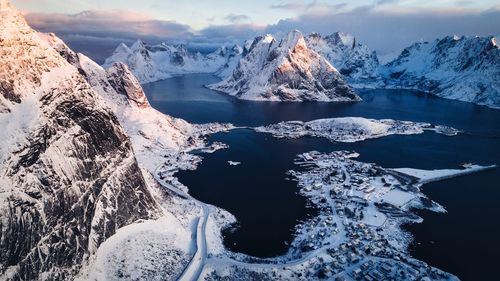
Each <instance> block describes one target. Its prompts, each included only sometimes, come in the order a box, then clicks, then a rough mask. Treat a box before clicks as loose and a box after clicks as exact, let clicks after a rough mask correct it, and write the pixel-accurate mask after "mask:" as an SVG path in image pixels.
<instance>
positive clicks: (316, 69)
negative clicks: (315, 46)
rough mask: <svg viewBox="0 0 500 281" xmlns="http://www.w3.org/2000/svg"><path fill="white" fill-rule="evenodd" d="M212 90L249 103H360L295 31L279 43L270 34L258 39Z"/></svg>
mask: <svg viewBox="0 0 500 281" xmlns="http://www.w3.org/2000/svg"><path fill="white" fill-rule="evenodd" d="M209 87H210V88H211V89H214V90H217V91H221V92H225V93H228V94H230V95H232V96H235V97H237V98H240V99H248V100H269V101H358V100H360V98H359V97H358V96H357V95H356V94H355V93H354V92H353V91H352V89H351V88H350V87H349V86H348V85H347V84H346V83H345V81H344V80H343V78H342V76H341V74H340V73H339V72H338V71H337V70H336V69H335V68H334V67H333V66H332V65H331V64H330V63H329V62H328V61H326V60H325V59H324V58H322V57H321V56H320V55H318V54H317V53H316V52H314V51H313V50H311V49H309V48H308V46H307V44H306V42H305V40H304V37H303V36H302V34H301V33H300V32H299V31H296V30H295V31H292V32H290V33H289V34H288V35H287V36H286V37H285V38H283V39H282V40H281V41H280V42H278V41H276V40H275V39H274V38H273V37H272V36H271V35H265V36H260V37H257V38H256V39H255V40H254V41H253V43H252V45H251V47H250V48H249V50H248V53H246V54H245V56H244V57H243V58H242V59H241V60H240V62H239V64H238V66H237V68H236V69H235V70H234V71H233V74H232V75H231V76H230V77H228V78H226V79H225V80H224V81H222V82H220V83H217V84H214V85H210V86H209Z"/></svg>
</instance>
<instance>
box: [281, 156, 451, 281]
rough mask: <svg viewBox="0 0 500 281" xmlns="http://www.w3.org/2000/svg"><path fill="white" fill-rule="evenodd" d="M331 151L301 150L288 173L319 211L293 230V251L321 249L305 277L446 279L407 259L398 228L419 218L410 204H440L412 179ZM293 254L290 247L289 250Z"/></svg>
mask: <svg viewBox="0 0 500 281" xmlns="http://www.w3.org/2000/svg"><path fill="white" fill-rule="evenodd" d="M356 157H358V154H356V153H353V152H347V151H337V152H332V153H329V154H321V153H319V152H309V153H304V154H301V155H299V156H298V157H297V159H296V164H297V165H299V166H300V167H301V168H302V171H290V172H289V174H290V176H293V178H295V180H297V181H298V185H299V187H300V188H301V189H300V193H301V194H303V195H304V196H306V197H307V198H309V200H311V201H312V202H313V203H314V205H316V206H317V207H318V208H319V212H320V214H319V215H318V216H317V217H315V218H312V219H311V220H310V221H307V222H304V223H303V224H301V225H300V226H299V227H298V228H297V237H296V239H295V241H294V242H293V244H292V249H295V252H294V254H295V255H296V257H297V256H298V255H301V254H304V253H307V252H310V251H315V250H320V249H325V248H326V253H328V255H326V256H323V257H322V258H319V259H318V260H317V262H316V263H315V265H314V267H313V268H312V269H310V270H309V272H308V275H317V276H318V277H320V278H328V279H332V280H339V281H340V280H367V281H370V280H428V278H431V279H432V280H449V279H453V276H451V275H449V274H448V273H445V272H443V271H440V270H438V269H435V268H431V267H430V266H428V265H427V264H425V263H423V262H420V261H418V260H415V259H412V258H410V257H409V254H408V252H407V246H408V244H409V242H410V241H411V237H410V236H409V234H407V233H404V232H403V231H402V230H401V228H400V226H401V224H404V223H411V222H419V221H420V220H421V219H420V218H419V217H418V216H417V215H415V214H414V213H412V212H411V210H410V209H411V208H428V209H432V210H435V211H441V210H442V208H441V207H440V206H439V205H438V204H436V203H434V202H432V201H431V200H429V199H427V198H426V197H425V195H423V194H422V193H420V191H419V189H418V186H417V185H416V183H417V178H415V177H412V176H409V175H405V174H402V173H399V172H396V171H393V170H387V169H384V168H381V167H379V166H377V165H375V164H368V163H362V162H358V161H355V160H353V159H354V158H356ZM292 252H293V250H292Z"/></svg>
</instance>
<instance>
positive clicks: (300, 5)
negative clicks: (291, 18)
mask: <svg viewBox="0 0 500 281" xmlns="http://www.w3.org/2000/svg"><path fill="white" fill-rule="evenodd" d="M346 6H347V3H344V2H342V3H336V4H332V3H328V2H321V1H312V2H311V3H308V4H306V3H304V2H303V1H296V2H288V3H282V4H273V5H271V6H270V8H271V9H281V10H291V11H307V10H313V9H321V10H323V11H325V12H326V11H336V10H339V9H342V8H344V7H346Z"/></svg>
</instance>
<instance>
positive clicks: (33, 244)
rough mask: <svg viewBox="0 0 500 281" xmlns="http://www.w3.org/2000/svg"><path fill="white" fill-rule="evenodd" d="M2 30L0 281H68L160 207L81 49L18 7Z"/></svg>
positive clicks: (2, 14) (4, 14)
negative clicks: (80, 65)
mask: <svg viewBox="0 0 500 281" xmlns="http://www.w3.org/2000/svg"><path fill="white" fill-rule="evenodd" d="M0 30H2V32H1V33H0V61H1V62H2V63H1V64H0V85H1V87H0V104H1V105H2V107H3V110H2V111H0V127H1V128H2V130H3V137H2V140H0V147H1V148H0V279H1V280H38V279H40V278H42V276H43V278H44V279H46V280H68V279H71V278H72V276H74V275H75V274H77V273H78V271H79V269H80V267H81V264H82V262H84V260H85V259H86V258H88V257H89V256H90V255H92V254H93V253H95V252H96V250H97V248H98V247H99V245H100V244H101V243H102V242H103V241H105V240H106V238H108V237H110V236H111V235H113V234H114V233H115V232H116V230H117V229H118V228H120V227H122V226H125V225H128V224H130V223H133V222H135V221H137V220H141V219H150V218H155V217H157V216H159V214H160V213H161V211H160V209H159V207H158V206H157V204H156V202H155V200H154V199H153V197H152V195H151V194H150V192H149V189H148V186H147V185H146V182H145V180H144V178H143V175H142V172H141V169H140V168H139V165H138V163H137V161H136V159H135V155H134V152H133V149H132V146H131V142H130V140H129V138H128V136H127V135H126V133H125V132H124V130H123V129H122V127H121V125H120V124H119V122H118V119H117V117H116V116H115V115H114V113H113V112H111V111H110V109H109V108H108V107H107V106H106V105H105V103H104V101H103V100H102V99H101V98H100V97H99V96H98V94H97V93H96V92H95V91H94V90H93V89H92V87H91V85H90V84H89V83H88V82H87V80H86V77H85V76H84V75H82V73H81V72H79V71H78V69H77V68H76V67H74V66H73V65H71V64H70V63H68V61H69V62H71V63H75V64H76V59H77V56H76V57H75V56H74V55H73V53H72V52H69V51H70V50H69V51H68V50H64V48H59V50H58V51H56V49H54V48H53V47H52V46H51V44H49V43H47V41H46V39H47V38H45V40H44V39H43V38H41V37H40V35H39V34H38V33H37V32H35V31H33V30H32V29H31V28H30V27H29V26H28V25H27V24H26V22H25V21H24V19H23V17H22V15H21V14H20V13H19V12H17V11H16V10H14V9H11V8H9V9H3V10H2V11H0ZM53 43H56V45H57V42H56V41H54V42H53ZM124 84H126V83H124ZM127 93H128V92H127Z"/></svg>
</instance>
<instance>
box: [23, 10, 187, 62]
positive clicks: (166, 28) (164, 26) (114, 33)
mask: <svg viewBox="0 0 500 281" xmlns="http://www.w3.org/2000/svg"><path fill="white" fill-rule="evenodd" d="M26 20H27V21H28V22H29V23H30V25H31V26H32V27H33V28H35V29H36V30H38V31H41V32H54V33H56V34H57V35H58V36H60V37H61V38H62V39H63V40H64V41H65V42H66V43H67V44H68V45H69V46H70V47H72V48H73V49H75V50H76V51H78V52H82V53H84V54H86V55H89V56H90V57H92V58H93V59H95V60H96V61H98V62H102V59H103V58H105V57H107V56H109V55H110V54H111V53H112V50H113V49H114V48H115V47H116V46H117V45H118V44H119V43H120V42H125V43H127V42H132V41H134V40H137V39H142V40H144V41H148V42H151V43H156V42H160V41H165V40H169V39H172V40H173V39H179V38H182V39H186V40H187V39H189V38H191V37H193V32H192V31H191V28H190V27H189V26H188V25H184V24H180V23H177V22H174V21H161V20H155V19H151V18H148V17H146V16H143V15H140V14H136V13H133V12H127V11H86V12H82V13H79V14H73V15H65V14H46V13H29V14H27V15H26Z"/></svg>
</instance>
